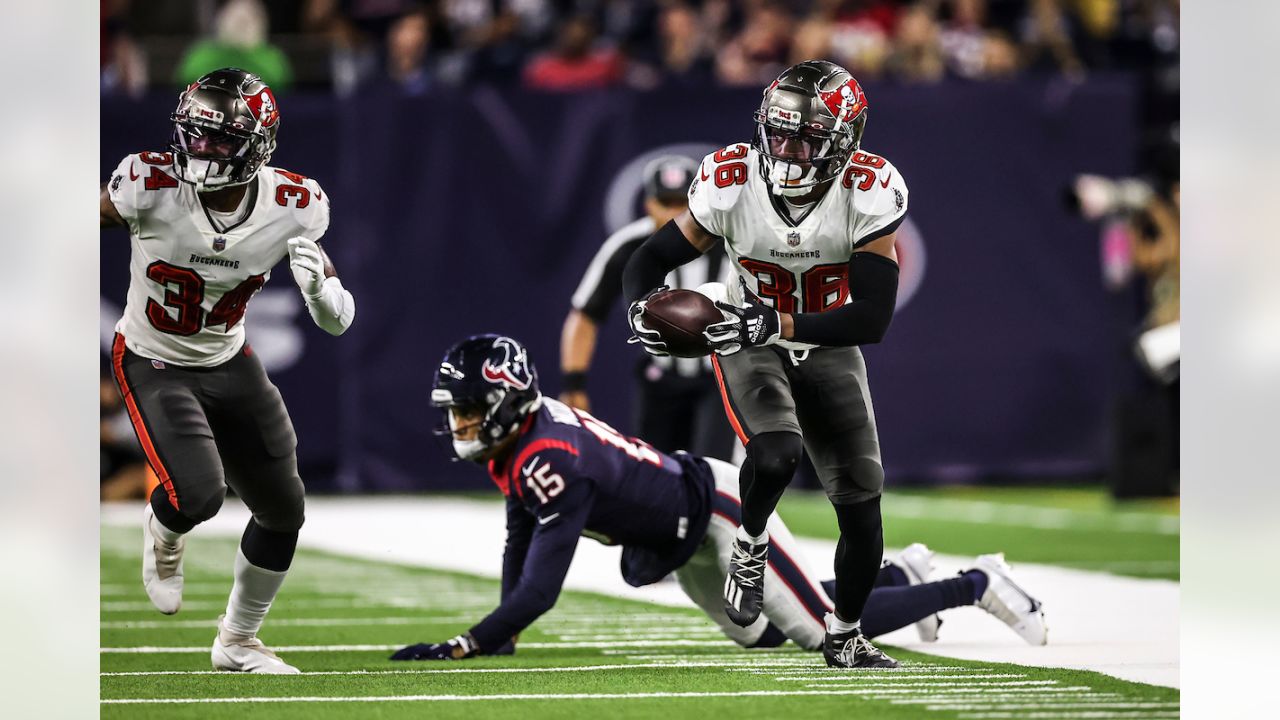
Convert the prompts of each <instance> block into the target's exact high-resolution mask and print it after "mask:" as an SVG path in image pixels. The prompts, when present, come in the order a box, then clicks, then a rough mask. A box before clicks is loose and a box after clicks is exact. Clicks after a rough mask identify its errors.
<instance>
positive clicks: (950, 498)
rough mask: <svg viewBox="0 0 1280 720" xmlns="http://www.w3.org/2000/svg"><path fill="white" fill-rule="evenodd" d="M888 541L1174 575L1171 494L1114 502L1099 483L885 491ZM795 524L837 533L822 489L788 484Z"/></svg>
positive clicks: (796, 528)
mask: <svg viewBox="0 0 1280 720" xmlns="http://www.w3.org/2000/svg"><path fill="white" fill-rule="evenodd" d="M881 508H882V511H883V514H884V540H885V544H886V545H888V546H889V547H903V546H905V545H907V544H909V543H912V542H923V543H925V544H926V545H928V546H929V547H930V548H932V549H933V550H935V551H937V552H940V553H948V554H951V555H979V554H982V553H988V552H994V551H1001V550H1002V551H1004V553H1005V556H1006V557H1008V558H1009V560H1010V561H1011V562H1015V563H1016V562H1036V563H1045V564H1049V565H1062V566H1065V567H1073V568H1079V569H1082V570H1096V571H1101V572H1109V573H1114V574H1116V575H1130V576H1133V577H1149V578H1164V579H1168V580H1177V579H1178V535H1179V533H1178V505H1177V501H1168V500H1163V501H1141V502H1126V503H1116V502H1114V501H1112V500H1111V499H1110V498H1109V496H1108V495H1107V493H1106V491H1105V490H1103V489H1102V488H1096V487H1094V488H991V487H955V488H931V489H928V490H897V491H892V492H889V493H886V494H885V497H884V500H883V501H882V503H881ZM778 512H779V514H781V515H782V519H783V520H785V521H786V522H787V527H789V528H791V531H792V533H794V534H796V535H801V536H807V537H818V538H829V539H832V540H834V539H836V537H837V528H836V519H835V513H834V512H833V511H832V509H831V503H829V502H828V501H827V499H826V496H824V495H822V494H821V493H799V492H789V493H787V494H786V495H784V496H783V498H782V503H781V505H780V506H779V508H778Z"/></svg>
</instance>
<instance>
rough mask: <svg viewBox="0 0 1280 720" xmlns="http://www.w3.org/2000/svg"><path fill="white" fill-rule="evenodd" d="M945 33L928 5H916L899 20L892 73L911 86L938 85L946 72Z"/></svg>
mask: <svg viewBox="0 0 1280 720" xmlns="http://www.w3.org/2000/svg"><path fill="white" fill-rule="evenodd" d="M940 34H941V29H940V28H939V27H938V22H937V20H935V19H934V16H933V11H932V10H931V9H930V7H929V6H928V5H927V4H925V3H917V4H915V5H912V6H911V7H910V8H908V9H907V10H906V12H904V13H903V14H902V17H901V18H900V19H899V20H898V31H897V37H896V38H895V44H894V48H893V50H892V51H891V52H890V53H889V57H888V59H887V60H886V62H885V65H886V69H887V70H888V72H889V73H890V74H891V75H892V76H894V77H896V78H898V79H900V80H904V81H907V82H937V81H939V80H941V79H942V76H943V75H944V73H945V72H946V63H945V61H944V60H943V56H942V43H941V41H940V39H939V36H940Z"/></svg>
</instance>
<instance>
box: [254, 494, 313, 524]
mask: <svg viewBox="0 0 1280 720" xmlns="http://www.w3.org/2000/svg"><path fill="white" fill-rule="evenodd" d="M252 510H253V520H254V522H256V523H257V524H258V525H260V526H262V527H263V528H265V529H267V530H271V531H273V532H278V533H297V532H298V531H299V530H301V529H302V523H303V522H304V521H305V520H306V496H305V494H304V493H303V490H302V483H301V482H299V483H298V487H297V489H296V492H294V491H291V492H289V493H287V494H286V495H285V496H284V497H282V498H276V499H275V501H274V502H273V503H272V506H271V507H266V508H264V507H257V508H252Z"/></svg>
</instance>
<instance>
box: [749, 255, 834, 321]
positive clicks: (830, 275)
mask: <svg viewBox="0 0 1280 720" xmlns="http://www.w3.org/2000/svg"><path fill="white" fill-rule="evenodd" d="M738 263H739V264H741V265H742V267H743V268H745V269H746V271H747V272H749V273H751V274H752V276H754V277H755V278H756V284H757V287H758V288H759V295H760V297H761V298H768V299H770V300H772V301H773V308H774V309H775V310H777V311H778V312H784V313H795V312H797V307H796V305H797V304H798V301H797V300H796V296H795V295H793V294H792V293H794V292H795V290H796V276H795V273H793V272H791V271H790V270H788V269H786V268H784V267H782V266H781V265H778V264H776V263H771V262H768V261H765V260H756V259H754V258H738ZM799 284H800V294H801V295H803V296H804V305H803V309H802V310H799V312H826V311H827V310H830V309H832V308H836V307H840V306H841V305H843V304H845V302H846V301H847V300H848V299H849V265H848V264H847V263H830V264H826V265H814V266H813V267H811V268H809V269H808V270H805V271H804V273H803V274H802V275H801V276H800V283H799ZM831 293H836V296H835V298H834V299H831V300H830V301H828V300H827V298H828V296H829V295H831Z"/></svg>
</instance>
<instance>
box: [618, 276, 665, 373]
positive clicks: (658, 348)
mask: <svg viewBox="0 0 1280 720" xmlns="http://www.w3.org/2000/svg"><path fill="white" fill-rule="evenodd" d="M670 289H671V288H670V287H668V286H666V285H663V286H662V287H657V288H654V289H653V290H650V291H649V292H648V294H646V295H645V296H644V297H643V298H640V299H639V300H637V301H635V302H633V303H631V307H629V308H627V324H628V325H630V326H631V332H632V335H631V337H630V338H629V339H628V340H627V343H628V344H632V345H634V344H636V343H639V344H640V347H642V348H644V351H645V352H647V353H649V354H650V355H653V356H654V357H666V356H667V355H668V353H667V344H666V343H665V342H663V340H662V336H661V335H659V334H658V331H657V330H653V329H651V328H649V326H647V325H645V324H644V313H645V308H646V307H647V306H648V304H649V300H650V298H652V297H653V296H654V295H657V294H658V293H660V292H666V291H667V290H670Z"/></svg>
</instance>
